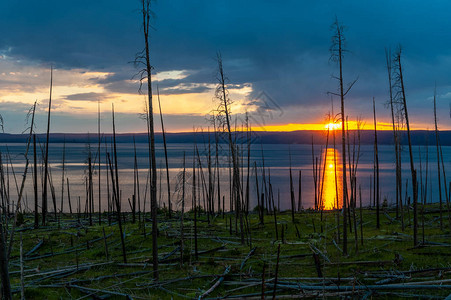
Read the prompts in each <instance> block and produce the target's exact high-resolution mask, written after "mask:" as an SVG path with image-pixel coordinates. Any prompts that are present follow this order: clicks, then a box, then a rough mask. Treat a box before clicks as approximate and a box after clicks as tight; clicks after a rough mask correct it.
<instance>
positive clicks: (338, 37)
mask: <svg viewBox="0 0 451 300" xmlns="http://www.w3.org/2000/svg"><path fill="white" fill-rule="evenodd" d="M332 30H333V32H334V34H333V36H332V46H331V47H330V53H331V56H330V60H331V61H334V62H336V63H338V68H339V75H338V76H333V77H334V78H335V79H336V80H338V83H339V90H338V93H331V94H333V95H336V96H338V97H340V103H341V137H342V141H341V144H342V155H341V157H342V168H343V254H344V255H347V253H348V237H347V226H348V224H347V215H346V214H347V211H346V210H347V208H346V205H347V203H346V202H347V201H348V187H347V181H346V130H345V106H344V100H345V97H346V95H347V94H348V93H349V91H350V90H351V88H352V86H353V85H354V84H355V82H356V81H357V80H354V81H353V82H351V83H350V84H349V85H348V87H347V88H346V89H345V88H344V83H343V81H344V80H343V58H344V53H345V52H346V50H345V47H344V46H345V41H346V39H345V37H344V35H343V33H344V27H343V25H341V24H340V23H339V22H338V19H336V20H335V22H334V23H333V24H332Z"/></svg>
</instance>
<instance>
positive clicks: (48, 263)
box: [9, 205, 451, 299]
mask: <svg viewBox="0 0 451 300" xmlns="http://www.w3.org/2000/svg"><path fill="white" fill-rule="evenodd" d="M437 208H438V207H437V206H436V205H429V206H427V207H426V211H427V214H425V224H426V225H425V228H426V230H425V242H426V243H427V244H428V245H427V246H423V247H413V246H414V245H413V237H412V234H413V229H412V226H411V221H410V222H409V220H408V213H407V211H405V212H404V219H405V229H404V231H402V230H401V224H400V220H398V219H396V220H392V219H391V218H395V213H394V211H387V214H389V215H390V216H391V217H390V218H388V217H386V216H385V215H384V214H381V228H380V229H376V226H375V223H376V218H375V211H374V210H371V209H364V210H363V245H362V244H361V240H360V239H361V237H360V224H358V226H357V228H358V249H356V248H355V240H354V232H352V233H350V232H348V255H347V256H344V255H343V254H342V252H341V251H340V249H339V248H342V247H343V244H342V241H339V242H337V245H338V247H337V246H336V245H335V244H334V243H333V242H332V240H333V239H336V236H337V227H336V212H324V213H323V222H321V218H320V213H318V212H314V211H304V212H301V213H296V215H295V217H296V223H295V224H296V226H297V227H298V230H299V232H300V237H298V236H297V231H296V228H295V225H294V224H293V223H292V221H291V213H290V212H283V213H278V214H277V221H278V225H277V226H278V231H279V240H276V238H275V237H276V235H275V226H274V217H273V216H272V215H266V216H265V224H264V225H261V224H259V220H258V216H257V214H255V213H251V214H250V215H249V222H250V228H251V235H250V237H249V236H248V237H247V238H246V243H245V244H243V245H241V244H240V238H239V235H237V234H236V233H235V218H234V215H233V214H226V215H225V219H223V218H222V215H218V216H216V217H215V218H213V219H212V221H211V223H210V224H209V223H208V222H207V221H206V220H207V218H206V216H205V215H202V217H201V218H200V221H199V222H198V236H199V239H198V245H199V251H205V250H210V249H214V248H218V247H221V246H224V248H221V249H220V250H217V251H213V252H210V253H207V254H203V255H200V256H199V259H198V260H195V257H194V255H193V252H194V231H193V230H194V229H193V221H192V217H193V215H192V213H187V214H185V224H184V227H185V231H184V234H185V242H184V244H185V251H184V257H185V261H184V263H183V265H181V263H180V259H179V258H180V251H177V252H175V253H174V254H173V255H172V256H170V257H169V258H168V259H173V261H168V262H162V263H161V264H160V282H159V283H156V282H155V281H154V280H153V274H152V271H153V270H152V264H151V261H152V260H151V257H152V251H151V242H152V236H151V235H150V233H151V222H150V221H149V222H146V223H143V222H141V223H138V222H136V224H132V223H131V221H130V220H131V216H130V215H128V214H127V216H126V217H127V222H126V224H125V226H124V228H125V229H124V232H125V235H126V238H125V241H126V248H127V261H128V265H123V264H122V253H121V244H120V236H119V233H118V232H119V231H118V227H117V225H116V224H112V225H111V226H108V224H107V222H106V221H107V219H106V215H104V216H103V218H104V219H103V220H104V222H103V225H102V226H99V225H94V226H88V224H89V222H88V221H87V220H82V224H83V225H80V224H78V222H77V217H76V216H69V215H65V216H63V218H62V220H60V226H58V224H57V223H56V222H51V223H50V224H49V225H48V226H45V227H40V228H39V229H33V228H32V225H33V223H32V222H33V219H32V216H31V215H25V216H24V223H23V224H22V225H21V226H19V227H18V228H17V230H18V231H19V232H17V233H16V240H15V243H14V247H13V252H12V254H11V259H10V264H9V270H10V273H11V284H12V286H13V289H14V291H15V295H14V296H15V298H20V260H19V257H20V255H19V245H20V236H21V235H22V239H23V249H24V250H23V252H24V253H27V252H28V251H30V250H31V249H32V248H33V247H34V246H35V245H36V244H37V243H38V242H39V241H40V240H43V241H44V243H43V246H42V247H41V248H39V249H38V250H37V251H36V252H35V253H33V254H32V255H30V256H27V257H26V259H25V262H24V268H25V290H26V297H27V298H29V299H61V298H63V299H71V298H79V297H85V296H86V298H87V299H90V298H91V296H89V292H88V291H87V290H83V289H81V288H79V287H84V288H90V289H98V290H107V291H114V292H117V293H122V294H128V295H130V296H132V297H133V299H149V298H155V299H158V298H162V299H167V298H171V297H173V298H175V299H177V298H182V297H181V296H180V295H184V296H187V297H191V298H197V297H199V295H201V294H202V293H204V292H205V291H206V290H208V289H209V288H210V287H211V286H212V285H213V284H214V283H215V282H216V280H217V279H218V276H219V275H221V274H222V273H223V272H224V270H225V269H226V267H227V266H231V271H230V273H229V274H228V275H227V276H226V277H225V280H224V282H222V283H221V284H220V285H219V286H218V287H217V288H216V289H215V290H214V291H213V292H212V293H211V294H210V295H209V296H208V297H213V298H214V297H222V296H225V295H245V294H253V293H261V278H262V271H263V267H264V266H265V279H266V280H269V279H272V278H274V276H275V274H274V272H275V269H276V260H277V247H278V245H279V244H281V246H280V262H279V273H278V281H279V282H291V283H296V284H302V285H314V284H320V285H322V284H323V283H322V281H318V280H314V279H308V278H310V277H313V278H317V277H318V273H317V268H316V266H315V263H314V259H313V252H312V251H313V250H312V248H313V249H314V248H316V249H318V250H319V251H320V252H321V253H319V255H320V262H321V271H322V273H323V276H324V277H325V278H336V277H339V278H343V279H342V280H341V282H340V283H339V284H340V286H346V285H348V286H349V285H351V286H352V285H373V284H376V282H377V281H379V280H382V279H384V278H387V276H388V275H395V274H397V275H399V274H401V273H399V271H409V270H410V271H413V270H423V269H431V268H448V267H449V268H450V269H443V270H437V271H429V272H418V273H404V274H406V276H405V277H406V278H404V279H402V278H398V279H395V280H393V281H390V282H387V283H403V282H412V281H426V280H438V279H449V278H451V276H450V275H451V260H450V257H451V247H450V246H449V245H450V243H449V238H450V232H449V224H448V217H447V214H446V213H444V217H443V224H444V226H443V230H440V224H439V219H438V216H439V213H438V211H437ZM357 213H358V211H357ZM146 217H149V216H146ZM410 217H411V218H412V217H413V214H412V211H410ZM357 218H358V219H359V217H358V214H357ZM230 220H232V224H233V226H232V227H233V233H232V235H230V233H229V228H228V227H226V221H227V224H229V222H230ZM158 221H159V233H160V234H159V237H158V245H159V257H160V258H162V257H164V256H165V255H166V254H168V253H170V252H171V251H173V250H174V249H176V248H177V247H178V246H179V242H180V238H179V237H180V232H179V228H180V227H179V226H180V222H179V215H175V216H174V217H173V218H172V219H171V220H168V219H167V216H166V214H165V212H164V211H161V212H160V214H159V220H158ZM340 221H342V216H340ZM419 221H420V227H419V241H420V242H421V241H422V230H421V221H422V218H421V215H420V216H419ZM97 223H98V222H97ZM340 223H341V224H340V226H342V222H340ZM144 226H145V228H144ZM282 227H284V230H283V231H284V237H283V240H282ZM103 228H104V229H105V234H106V236H107V244H108V252H109V257H108V258H107V257H106V255H105V244H104V239H103V231H102V229H103ZM238 228H239V226H238ZM321 228H322V230H321ZM340 228H341V227H340ZM144 229H145V230H144ZM144 232H146V235H145V234H144ZM341 236H342V233H341ZM311 245H313V246H314V247H312V248H311ZM253 247H256V250H255V252H254V254H253V255H252V256H251V257H250V258H249V259H248V260H247V261H246V263H245V265H244V267H243V268H242V269H240V265H241V263H242V261H243V259H244V258H245V257H246V255H247V254H248V253H249V251H250V250H251V249H252V248H253ZM315 251H316V250H315ZM397 257H400V259H395V258H397ZM327 260H329V261H330V262H327ZM364 261H365V262H368V263H358V262H364ZM77 262H78V265H79V268H78V271H77ZM378 262H381V263H378ZM87 264H94V265H93V266H90V267H86V266H87ZM63 268H68V270H69V271H71V273H66V274H62V273H59V274H58V276H53V277H50V276H49V275H51V274H50V273H48V272H51V271H55V270H58V269H60V270H61V269H63ZM46 273H47V274H46ZM349 277H351V278H352V280H350V279H349ZM300 278H303V279H300ZM325 282H326V284H327V285H331V286H337V284H338V282H334V283H333V282H329V281H325ZM445 284H448V283H445ZM272 285H273V281H270V283H268V284H267V285H266V288H265V289H266V291H271V290H272ZM240 287H241V289H237V288H240ZM366 292H367V291H363V292H362V293H360V296H362V295H364V294H365V293H366ZM318 293H321V291H318ZM402 293H406V294H408V295H414V294H417V295H418V294H425V295H433V296H440V297H443V296H447V295H448V294H449V290H446V289H441V288H439V287H438V286H437V288H436V289H433V290H396V291H394V290H393V291H383V293H376V292H374V293H373V294H372V296H373V297H380V298H386V299H392V298H396V297H402V296H403V295H402ZM95 294H96V295H97V296H102V295H108V294H107V293H102V292H96V293H95ZM290 294H294V295H300V294H301V292H300V291H299V290H293V289H291V290H290V289H283V290H279V291H278V295H290ZM306 294H307V295H311V296H314V295H315V294H312V292H308V291H306ZM327 295H331V296H332V297H334V296H336V295H333V294H326V296H327ZM355 295H356V296H357V292H355ZM110 296H111V297H110V299H116V298H117V299H123V298H124V297H123V296H119V295H116V296H114V295H110Z"/></svg>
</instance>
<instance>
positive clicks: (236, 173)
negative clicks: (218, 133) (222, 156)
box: [217, 53, 244, 244]
mask: <svg viewBox="0 0 451 300" xmlns="http://www.w3.org/2000/svg"><path fill="white" fill-rule="evenodd" d="M217 60H218V76H219V78H218V80H219V86H218V90H217V91H218V92H219V94H220V95H219V96H220V99H221V101H222V103H221V105H222V107H223V111H222V112H223V113H224V114H225V123H226V124H225V125H226V126H227V133H228V140H229V147H230V149H231V154H232V164H233V183H234V184H233V190H234V193H233V194H234V196H235V197H236V198H235V203H236V211H237V214H238V217H239V220H240V238H241V244H244V229H243V214H242V209H241V183H240V170H239V166H238V157H237V153H236V148H235V143H234V141H233V139H232V130H231V126H230V115H229V113H230V112H229V105H230V100H229V98H228V95H227V87H226V77H225V74H224V69H223V65H222V58H221V55H220V54H219V53H218V57H217Z"/></svg>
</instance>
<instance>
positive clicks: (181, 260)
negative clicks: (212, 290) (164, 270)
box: [180, 152, 186, 265]
mask: <svg viewBox="0 0 451 300" xmlns="http://www.w3.org/2000/svg"><path fill="white" fill-rule="evenodd" d="M185 173H186V169H185V152H183V175H182V212H181V217H180V265H183V249H184V244H183V239H184V236H183V221H184V215H185Z"/></svg>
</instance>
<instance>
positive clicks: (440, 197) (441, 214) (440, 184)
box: [434, 90, 443, 230]
mask: <svg viewBox="0 0 451 300" xmlns="http://www.w3.org/2000/svg"><path fill="white" fill-rule="evenodd" d="M435 98H436V90H434V126H435V145H436V149H437V178H438V195H439V201H440V202H439V203H440V229H441V230H443V200H442V180H441V178H440V173H441V172H440V171H441V169H440V151H439V142H438V126H437V104H436V99H435Z"/></svg>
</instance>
